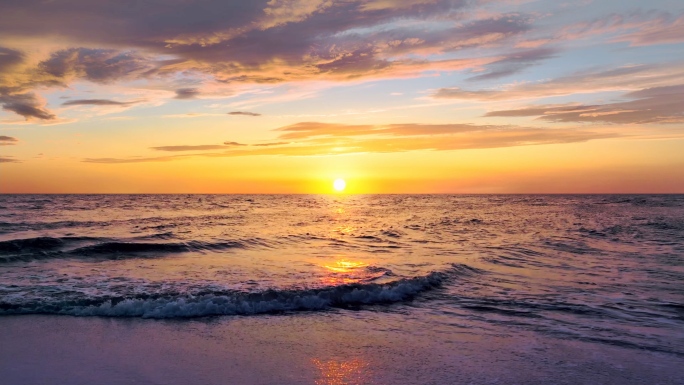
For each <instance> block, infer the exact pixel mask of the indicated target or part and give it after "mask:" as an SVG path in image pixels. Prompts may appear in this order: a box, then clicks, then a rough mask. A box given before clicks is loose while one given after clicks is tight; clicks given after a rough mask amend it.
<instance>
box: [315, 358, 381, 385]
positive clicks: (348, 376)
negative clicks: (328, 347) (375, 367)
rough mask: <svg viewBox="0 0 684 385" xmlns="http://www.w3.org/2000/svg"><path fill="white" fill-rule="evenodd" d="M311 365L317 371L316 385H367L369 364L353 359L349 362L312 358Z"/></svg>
mask: <svg viewBox="0 0 684 385" xmlns="http://www.w3.org/2000/svg"><path fill="white" fill-rule="evenodd" d="M312 361H313V364H314V365H315V366H316V368H317V369H318V370H319V372H320V374H319V378H318V379H316V381H315V383H316V385H342V384H349V385H354V384H367V383H368V377H369V376H368V374H369V373H368V367H369V364H368V363H367V362H365V361H363V360H361V359H358V358H355V359H352V360H349V361H336V360H329V361H322V360H319V359H316V358H314V359H313V360H312Z"/></svg>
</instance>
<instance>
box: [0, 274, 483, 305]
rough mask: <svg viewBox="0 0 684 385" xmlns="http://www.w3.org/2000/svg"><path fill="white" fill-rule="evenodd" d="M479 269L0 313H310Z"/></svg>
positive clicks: (407, 294) (388, 297)
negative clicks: (385, 280) (301, 287)
mask: <svg viewBox="0 0 684 385" xmlns="http://www.w3.org/2000/svg"><path fill="white" fill-rule="evenodd" d="M477 272H478V270H477V269H474V268H471V267H469V266H466V265H454V266H453V268H452V269H449V270H448V271H443V272H432V273H430V274H428V275H426V276H422V277H413V278H405V279H400V280H397V281H393V282H390V283H384V284H379V283H364V284H360V283H357V284H348V285H340V286H332V287H325V288H318V289H305V290H266V291H262V292H253V293H248V292H239V291H213V292H205V293H201V294H195V295H190V294H178V293H168V294H166V295H165V294H154V295H144V294H143V295H135V296H129V297H111V296H110V297H104V296H103V297H84V298H80V299H75V300H68V301H64V300H62V301H60V300H58V299H52V298H46V299H44V300H40V301H33V302H29V303H11V302H0V315H12V314H63V315H72V316H102V317H142V318H192V317H206V316H218V315H254V314H264V313H281V312H292V311H315V310H324V309H329V308H344V307H349V306H358V305H372V304H389V303H395V302H401V301H406V300H410V299H413V298H414V297H415V296H416V295H418V294H419V293H421V292H424V291H428V290H432V289H435V288H438V287H440V286H442V284H443V283H444V282H445V281H446V280H448V279H450V278H453V277H455V276H457V275H470V274H475V273H477Z"/></svg>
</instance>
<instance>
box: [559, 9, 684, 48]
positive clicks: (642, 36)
mask: <svg viewBox="0 0 684 385" xmlns="http://www.w3.org/2000/svg"><path fill="white" fill-rule="evenodd" d="M599 35H605V36H608V37H609V38H610V41H612V42H629V43H630V45H632V46H643V45H654V44H674V43H681V42H684V14H681V13H680V14H679V15H676V14H675V15H673V14H671V13H669V12H665V11H647V12H644V11H636V12H631V13H623V14H619V13H612V14H609V15H606V16H603V17H599V18H596V19H593V20H591V21H582V22H578V23H574V24H571V25H568V26H566V27H564V28H562V29H561V30H560V31H559V32H558V33H557V34H556V38H557V39H564V40H577V39H584V38H596V37H597V36H599Z"/></svg>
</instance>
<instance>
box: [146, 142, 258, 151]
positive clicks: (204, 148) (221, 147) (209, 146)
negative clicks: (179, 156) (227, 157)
mask: <svg viewBox="0 0 684 385" xmlns="http://www.w3.org/2000/svg"><path fill="white" fill-rule="evenodd" d="M240 146H247V145H246V144H242V143H238V142H223V144H200V145H180V146H159V147H150V149H152V150H156V151H171V152H177V151H208V150H225V149H226V148H229V147H240Z"/></svg>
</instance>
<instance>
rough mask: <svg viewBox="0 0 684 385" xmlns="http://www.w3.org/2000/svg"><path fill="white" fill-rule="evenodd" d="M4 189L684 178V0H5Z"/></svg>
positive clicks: (620, 187)
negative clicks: (340, 181) (341, 182)
mask: <svg viewBox="0 0 684 385" xmlns="http://www.w3.org/2000/svg"><path fill="white" fill-rule="evenodd" d="M0 107H2V109H1V110H0V192H1V193H331V192H334V190H333V188H332V184H333V181H334V180H335V179H338V178H341V179H344V180H346V182H347V188H346V190H345V192H346V193H468V194H470V193H684V2H682V1H681V0H652V1H639V0H622V1H614V0H577V1H564V0H538V1H535V0H450V1H445V0H416V1H409V0H339V1H332V0H252V1H238V0H148V1H137V0H101V1H91V0H22V1H4V2H2V4H0Z"/></svg>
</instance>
